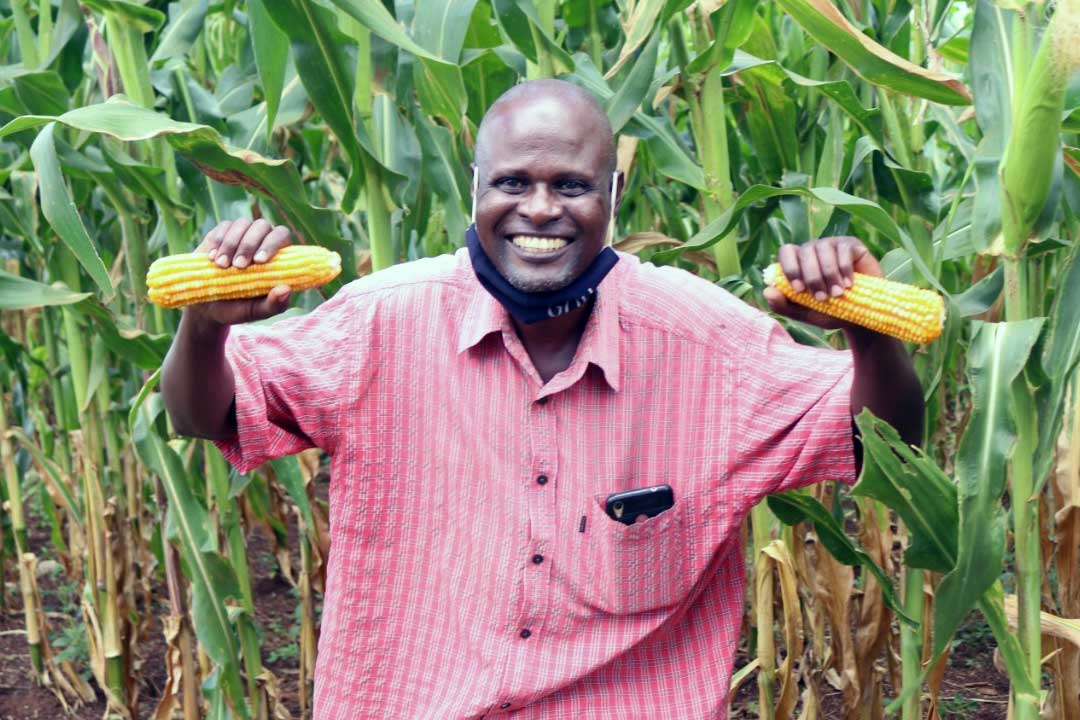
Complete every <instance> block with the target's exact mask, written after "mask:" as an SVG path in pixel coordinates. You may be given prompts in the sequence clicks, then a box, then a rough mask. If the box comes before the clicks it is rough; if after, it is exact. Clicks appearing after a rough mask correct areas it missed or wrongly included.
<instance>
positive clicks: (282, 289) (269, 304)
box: [251, 285, 292, 320]
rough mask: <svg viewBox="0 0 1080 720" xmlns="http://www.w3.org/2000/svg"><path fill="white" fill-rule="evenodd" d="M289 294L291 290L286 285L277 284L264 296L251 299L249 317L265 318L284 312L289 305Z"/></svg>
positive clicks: (253, 318)
mask: <svg viewBox="0 0 1080 720" xmlns="http://www.w3.org/2000/svg"><path fill="white" fill-rule="evenodd" d="M291 294H292V290H291V289H290V288H289V286H288V285H278V286H277V287H275V288H273V289H272V290H270V292H269V293H267V294H266V297H264V298H262V299H261V300H253V301H252V303H251V319H252V320H265V319H266V318H269V317H273V316H275V315H277V314H279V313H282V312H284V311H285V310H287V309H288V307H289V296H290V295H291Z"/></svg>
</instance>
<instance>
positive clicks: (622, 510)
mask: <svg viewBox="0 0 1080 720" xmlns="http://www.w3.org/2000/svg"><path fill="white" fill-rule="evenodd" d="M674 504H675V493H674V492H673V491H672V490H671V486H670V485H656V486H655V487H647V488H637V489H636V490H626V491H624V492H617V493H613V494H611V495H608V496H607V500H605V501H604V510H605V511H606V512H607V514H608V517H609V518H611V519H612V520H617V521H619V522H621V523H623V524H624V525H633V524H634V522H635V521H636V520H637V518H638V515H646V516H648V517H656V516H657V515H659V514H660V513H662V512H664V511H665V510H667V509H669V508H670V507H671V506H672V505H674Z"/></svg>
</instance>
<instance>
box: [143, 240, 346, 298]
mask: <svg viewBox="0 0 1080 720" xmlns="http://www.w3.org/2000/svg"><path fill="white" fill-rule="evenodd" d="M340 272H341V257H340V256H339V255H338V254H337V253H336V252H333V251H331V250H327V249H326V248H323V247H319V246H317V245H289V246H288V247H285V248H282V249H281V250H279V251H278V252H277V253H275V255H274V257H272V258H270V260H269V261H268V262H265V263H253V264H251V265H249V266H247V267H246V268H242V269H241V268H234V267H227V268H221V267H218V266H217V265H215V264H214V263H213V262H212V261H211V260H210V258H209V257H207V255H206V254H205V253H183V254H180V255H169V256H168V257H163V258H159V259H158V260H155V261H154V262H153V264H152V265H150V270H149V272H147V273H146V286H147V288H148V289H149V292H148V293H147V294H148V296H149V298H150V301H151V302H153V303H156V304H157V305H160V306H162V307H167V308H177V307H183V306H185V305H194V304H196V303H204V302H211V301H214V300H235V299H238V298H251V297H262V296H264V295H266V294H267V293H268V292H270V291H271V290H272V289H273V288H275V287H277V286H278V285H288V286H289V287H290V288H291V289H293V290H307V289H309V288H314V287H319V286H321V285H325V284H326V283H328V282H330V281H331V280H333V279H334V278H335V277H337V276H338V274H339V273H340Z"/></svg>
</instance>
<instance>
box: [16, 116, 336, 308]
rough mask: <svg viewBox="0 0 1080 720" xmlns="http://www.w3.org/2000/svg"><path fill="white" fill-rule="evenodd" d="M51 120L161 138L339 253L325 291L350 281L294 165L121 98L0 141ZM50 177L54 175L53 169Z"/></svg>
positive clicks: (133, 137) (20, 122)
mask: <svg viewBox="0 0 1080 720" xmlns="http://www.w3.org/2000/svg"><path fill="white" fill-rule="evenodd" d="M53 120H55V121H56V122H59V123H62V124H64V125H67V126H69V127H73V128H76V129H78V130H83V131H85V132H92V133H102V134H105V135H108V136H110V137H114V138H117V139H118V140H123V141H125V142H136V141H140V140H149V139H150V138H155V137H165V139H166V140H167V141H168V142H169V144H170V145H171V146H172V147H173V148H174V149H175V150H176V151H177V152H179V153H181V154H182V155H184V156H185V157H187V158H188V159H190V160H191V162H192V163H194V164H195V165H196V166H197V167H198V168H199V169H200V170H202V171H203V172H204V173H205V174H206V175H208V176H209V177H211V178H213V179H214V180H217V181H218V182H222V183H226V184H230V185H239V186H241V187H243V188H245V189H246V190H249V191H251V192H255V193H258V194H259V195H261V196H262V197H264V198H265V199H266V200H268V201H269V202H270V203H271V204H272V205H273V206H274V208H275V209H276V210H277V211H278V213H279V214H280V215H281V217H282V220H283V222H285V223H286V224H287V225H288V226H289V227H290V228H291V229H292V231H293V233H294V234H295V235H296V237H297V238H298V239H299V240H301V241H303V242H307V243H313V244H318V245H322V246H324V247H327V248H329V249H331V250H334V251H336V252H337V253H338V254H340V255H341V275H340V276H339V278H338V279H337V280H335V281H334V282H332V283H331V284H330V285H329V286H327V287H328V290H330V291H331V292H333V291H335V290H336V289H337V288H338V287H340V286H341V285H342V284H344V283H346V282H348V281H349V280H352V279H353V278H355V277H356V269H355V268H356V261H355V259H354V254H353V247H352V243H347V242H345V240H344V239H343V238H342V237H341V234H340V233H339V231H338V227H337V217H336V213H334V212H332V211H330V210H327V209H325V208H316V207H312V206H311V205H309V204H308V202H307V194H306V192H305V191H304V186H303V185H302V184H301V182H300V176H299V174H298V173H297V171H296V166H295V165H293V164H292V163H291V162H289V161H287V160H271V159H268V158H265V157H263V156H261V155H259V154H258V153H255V152H252V151H250V150H237V149H235V148H230V147H228V146H226V145H225V143H224V141H223V140H222V139H221V135H220V134H218V132H217V131H216V130H214V129H213V128H211V127H208V126H206V125H196V124H193V123H185V122H180V121H177V120H171V119H170V118H168V117H166V116H164V115H161V114H158V113H155V112H153V111H151V110H147V109H146V108H143V107H140V106H138V105H134V104H132V103H130V102H128V101H127V100H126V99H123V98H112V99H110V100H109V101H108V102H105V103H102V104H100V105H89V106H86V107H81V108H76V109H75V110H71V111H69V112H66V113H64V114H63V115H60V116H59V117H43V116H37V115H27V116H23V117H21V118H17V119H15V120H12V121H11V122H9V123H8V124H7V125H5V126H4V127H3V128H0V137H4V136H7V135H10V134H12V133H15V132H18V131H20V130H26V129H28V128H33V127H37V126H39V125H43V124H45V123H48V122H51V121H53ZM35 144H36V142H35ZM54 156H55V153H54ZM56 175H57V177H58V176H59V170H57V174H56ZM55 186H56V185H55V182H54V187H55ZM69 202H70V201H69ZM80 226H81V223H80ZM83 232H84V233H85V230H83ZM106 279H107V276H106Z"/></svg>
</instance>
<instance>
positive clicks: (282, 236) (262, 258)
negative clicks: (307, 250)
mask: <svg viewBox="0 0 1080 720" xmlns="http://www.w3.org/2000/svg"><path fill="white" fill-rule="evenodd" d="M290 243H292V235H291V233H290V231H289V228H287V227H285V226H284V225H277V226H275V227H274V229H273V230H271V231H270V232H269V233H268V234H267V235H266V237H264V238H263V241H262V244H261V245H259V247H258V249H257V250H256V251H255V262H257V263H262V262H266V261H267V260H269V259H270V258H272V257H274V255H275V254H277V251H278V250H280V249H281V248H283V247H286V246H287V245H289V244H290Z"/></svg>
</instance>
